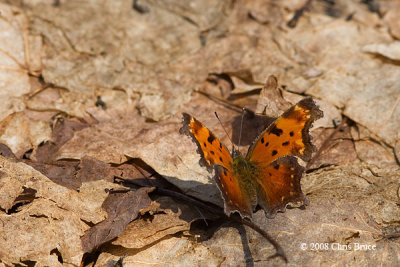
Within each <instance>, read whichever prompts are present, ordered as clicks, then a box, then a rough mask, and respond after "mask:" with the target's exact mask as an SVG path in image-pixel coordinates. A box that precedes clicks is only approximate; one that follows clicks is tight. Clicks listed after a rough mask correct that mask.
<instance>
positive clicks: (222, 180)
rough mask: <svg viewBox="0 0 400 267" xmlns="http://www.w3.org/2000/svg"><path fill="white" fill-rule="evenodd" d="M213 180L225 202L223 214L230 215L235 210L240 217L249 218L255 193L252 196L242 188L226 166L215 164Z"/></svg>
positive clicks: (254, 203)
mask: <svg viewBox="0 0 400 267" xmlns="http://www.w3.org/2000/svg"><path fill="white" fill-rule="evenodd" d="M215 178H216V179H215V181H216V183H217V185H218V188H219V189H220V191H221V195H222V198H223V199H224V203H225V214H226V215H228V216H229V215H230V214H231V213H233V212H235V211H237V212H239V214H240V215H241V216H242V217H248V218H251V215H252V213H253V207H254V206H255V205H256V204H257V203H256V200H257V199H256V195H255V194H254V195H253V196H252V197H250V196H249V194H248V193H247V192H246V191H244V190H242V186H241V185H240V183H239V180H238V179H236V178H235V177H234V175H233V174H232V172H230V171H228V170H227V169H226V168H224V167H222V166H220V165H215Z"/></svg>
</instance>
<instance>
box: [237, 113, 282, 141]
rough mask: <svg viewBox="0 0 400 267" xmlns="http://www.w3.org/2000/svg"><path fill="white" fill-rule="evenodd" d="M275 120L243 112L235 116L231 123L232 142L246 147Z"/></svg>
mask: <svg viewBox="0 0 400 267" xmlns="http://www.w3.org/2000/svg"><path fill="white" fill-rule="evenodd" d="M275 119H276V118H272V117H268V116H259V115H255V114H254V113H250V112H244V115H243V119H242V115H237V116H235V117H234V118H233V121H232V142H233V143H234V144H235V145H241V146H248V145H251V143H252V142H253V141H254V140H255V139H256V138H257V137H258V136H259V135H260V134H261V133H262V132H263V131H264V130H265V129H266V128H267V126H269V125H270V124H271V123H272V122H273V121H274V120H275Z"/></svg>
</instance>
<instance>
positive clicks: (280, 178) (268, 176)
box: [257, 156, 308, 218]
mask: <svg viewBox="0 0 400 267" xmlns="http://www.w3.org/2000/svg"><path fill="white" fill-rule="evenodd" d="M260 172H261V175H260V176H259V177H257V182H258V184H259V187H258V192H257V196H258V204H259V205H260V206H261V207H262V208H263V209H264V211H265V215H266V216H267V217H269V218H273V217H274V216H275V215H276V213H277V212H278V211H282V212H283V211H284V210H285V207H286V205H287V204H288V203H294V202H301V203H304V204H308V200H307V199H306V197H305V196H304V195H303V192H302V191H301V185H300V179H301V177H302V175H303V172H304V168H303V167H302V166H300V165H299V163H298V162H297V159H296V158H295V157H293V156H284V157H281V158H278V159H277V160H275V161H274V162H273V163H271V164H270V165H268V166H267V167H264V168H262V169H261V171H260Z"/></svg>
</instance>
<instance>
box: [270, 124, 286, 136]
mask: <svg viewBox="0 0 400 267" xmlns="http://www.w3.org/2000/svg"><path fill="white" fill-rule="evenodd" d="M269 132H270V133H271V134H274V135H276V136H280V135H281V134H282V133H283V130H282V129H279V128H278V127H276V124H274V125H273V126H272V128H271V130H269Z"/></svg>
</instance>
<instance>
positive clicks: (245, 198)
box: [180, 98, 323, 219]
mask: <svg viewBox="0 0 400 267" xmlns="http://www.w3.org/2000/svg"><path fill="white" fill-rule="evenodd" d="M182 115H183V126H182V128H181V129H180V133H181V134H186V135H189V136H191V137H192V138H193V141H194V142H195V143H196V144H197V146H198V150H197V152H198V153H199V154H200V155H201V159H200V165H202V166H206V167H207V169H208V171H210V172H211V171H212V170H214V171H215V176H214V179H215V181H216V184H217V186H218V188H219V189H220V191H221V195H222V198H223V200H224V211H225V213H226V214H227V215H228V216H230V214H231V213H234V212H238V213H239V215H240V216H241V217H242V218H245V217H247V218H249V219H251V218H252V214H253V211H254V210H255V208H256V206H257V205H259V206H260V207H261V208H262V209H263V210H264V212H265V215H266V216H267V217H269V218H273V217H275V215H276V213H277V212H278V211H279V212H284V211H285V209H286V205H287V204H289V203H301V204H305V205H307V204H308V200H307V198H306V197H305V196H304V194H303V192H302V190H301V185H300V180H301V178H302V176H303V173H304V171H305V169H304V167H302V166H301V165H300V164H299V163H298V160H297V157H299V158H301V159H302V160H304V161H309V160H310V159H311V154H312V152H313V151H315V147H314V145H313V144H312V143H311V136H310V134H309V129H310V127H311V126H312V123H313V122H314V121H315V120H317V119H319V118H322V117H323V112H322V111H321V110H320V109H319V107H318V106H317V105H316V104H315V102H314V100H313V99H312V98H304V99H302V100H301V101H299V102H298V103H297V104H295V105H294V106H292V107H291V108H290V109H289V110H287V111H286V112H284V113H283V114H282V115H281V116H280V117H279V118H277V119H276V120H275V121H274V122H272V123H271V124H270V125H269V126H268V127H267V128H266V129H265V130H264V131H263V132H262V133H261V134H260V135H259V136H258V137H257V138H256V139H255V140H254V141H253V143H252V144H251V145H250V147H249V150H248V152H247V154H246V156H244V155H242V154H241V153H240V151H238V150H236V149H235V148H233V150H232V154H231V153H230V152H229V150H228V149H227V148H226V146H225V145H223V144H222V143H221V142H220V141H219V140H218V139H217V138H216V137H215V135H214V134H213V133H212V132H211V131H210V130H209V129H207V128H206V127H205V126H204V125H203V124H202V123H201V122H200V121H198V120H197V119H195V118H194V117H192V116H191V115H189V114H187V113H183V114H182Z"/></svg>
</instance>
